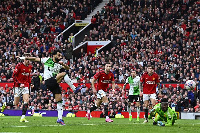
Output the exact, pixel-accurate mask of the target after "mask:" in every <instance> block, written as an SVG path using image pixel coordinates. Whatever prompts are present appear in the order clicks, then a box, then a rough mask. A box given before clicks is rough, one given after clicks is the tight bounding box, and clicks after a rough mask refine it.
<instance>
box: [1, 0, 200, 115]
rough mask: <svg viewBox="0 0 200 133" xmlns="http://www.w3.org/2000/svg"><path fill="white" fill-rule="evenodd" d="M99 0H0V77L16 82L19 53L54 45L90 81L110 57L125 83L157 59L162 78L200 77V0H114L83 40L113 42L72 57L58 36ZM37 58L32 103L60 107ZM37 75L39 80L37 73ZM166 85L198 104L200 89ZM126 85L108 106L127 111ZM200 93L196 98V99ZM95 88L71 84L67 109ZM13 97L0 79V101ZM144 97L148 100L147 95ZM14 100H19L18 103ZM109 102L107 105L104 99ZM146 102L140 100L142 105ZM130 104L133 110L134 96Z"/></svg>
mask: <svg viewBox="0 0 200 133" xmlns="http://www.w3.org/2000/svg"><path fill="white" fill-rule="evenodd" d="M99 2H101V1H100V0H99V1H98V0H96V1H92V0H82V1H81V0H77V1H72V0H58V1H56V0H51V1H41V0H37V1H36V0H29V1H25V0H22V1H20V0H6V1H4V0H3V1H1V2H0V16H1V17H0V31H1V32H0V73H1V77H0V80H1V82H12V81H13V79H12V72H13V70H14V68H15V66H16V63H18V62H19V61H20V60H19V59H16V58H15V57H16V56H22V55H23V53H25V52H26V53H31V55H32V56H38V57H46V56H50V54H51V52H52V50H54V49H61V50H62V51H63V55H64V57H63V59H62V61H63V62H64V63H67V64H69V66H70V68H71V69H70V70H69V72H68V74H69V76H70V77H71V79H72V81H73V82H75V83H88V82H90V79H91V78H92V77H93V75H94V74H95V73H96V72H98V71H99V70H101V69H103V68H104V63H105V62H106V61H110V62H111V63H112V65H113V67H112V72H113V73H114V75H115V81H116V83H124V82H125V80H126V78H127V77H128V76H129V75H130V70H131V69H135V70H137V72H138V74H139V75H141V74H142V73H143V72H144V71H145V70H146V66H147V65H148V64H154V65H155V72H157V73H158V74H159V75H160V81H161V83H162V84H163V83H178V84H182V83H185V81H186V80H188V79H193V80H195V81H196V82H199V81H200V71H199V69H200V67H199V66H200V59H199V57H200V44H199V43H200V41H199V37H200V32H199V31H200V30H199V28H200V27H199V26H200V16H199V10H198V8H199V4H200V3H199V2H198V1H196V0H190V1H189V2H188V3H187V2H186V3H185V2H184V1H179V0H168V1H166V0H160V1H157V0H151V1H148V0H135V1H133V0H124V1H123V2H122V1H120V0H115V1H114V0H110V2H109V3H107V4H106V5H105V7H104V8H102V10H101V11H98V12H97V14H96V15H94V16H93V18H92V24H93V29H91V31H90V35H89V36H86V37H85V38H84V41H90V40H92V41H94V40H96V41H99V40H111V41H112V44H113V46H112V48H111V49H110V50H107V51H102V52H100V53H99V54H98V56H95V55H94V54H92V53H90V52H89V53H85V52H84V51H82V52H80V55H79V58H77V60H75V61H73V62H72V63H69V60H68V59H69V58H68V56H70V57H71V55H66V54H65V53H66V51H69V49H71V48H72V46H71V44H68V40H66V41H64V42H62V41H58V42H56V41H55V40H54V38H55V37H56V35H58V34H59V33H61V32H62V31H63V30H64V29H66V28H67V27H68V26H69V25H71V24H72V23H73V22H74V21H75V19H76V17H77V16H81V17H79V18H80V19H84V18H85V17H86V16H87V14H88V13H90V12H91V10H93V9H94V7H95V6H96V4H97V3H99ZM32 65H33V66H34V69H33V73H34V80H37V79H39V80H37V83H38V82H40V84H38V85H37V87H34V88H33V90H34V91H33V92H32V93H31V99H30V107H35V109H48V110H52V109H56V103H55V101H53V100H52V99H53V95H52V93H51V92H49V91H48V90H47V88H46V87H45V85H44V82H43V81H42V80H40V77H42V76H43V66H42V65H40V63H32ZM35 82H36V81H35ZM162 93H163V96H164V97H167V98H168V99H169V102H170V106H171V107H175V109H176V111H190V112H193V111H194V112H199V111H200V106H199V99H200V92H199V90H197V93H195V92H191V91H187V90H185V89H181V88H180V87H179V86H178V87H177V88H173V87H172V86H169V87H168V88H166V87H165V86H164V85H162ZM127 95H128V91H126V90H122V89H121V88H120V87H119V86H116V91H115V94H112V92H111V91H109V93H108V97H109V99H110V104H109V108H110V109H111V108H112V109H113V110H114V111H115V112H121V111H126V105H127ZM196 97H197V99H196ZM94 100H95V96H93V95H92V90H91V88H87V87H82V89H81V91H80V92H79V93H78V94H77V95H75V94H73V93H72V92H71V91H70V89H69V88H68V89H67V91H63V102H64V104H65V109H66V110H87V108H89V107H90V106H92V104H93V101H94ZM5 101H7V102H12V101H13V90H12V88H9V87H5V86H3V87H0V107H1V105H2V103H3V102H5ZM158 101H159V99H158ZM141 103H142V101H141ZM11 108H15V109H18V108H21V103H20V104H19V105H18V106H14V107H11ZM101 108H103V105H102V107H101ZM141 109H142V107H141ZM132 110H133V111H134V110H135V106H134V103H133V104H132Z"/></svg>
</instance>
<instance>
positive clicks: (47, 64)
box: [41, 57, 63, 80]
mask: <svg viewBox="0 0 200 133" xmlns="http://www.w3.org/2000/svg"><path fill="white" fill-rule="evenodd" d="M41 63H43V64H44V80H47V79H49V78H51V77H53V76H56V75H57V74H58V73H59V72H60V69H61V68H62V67H63V66H62V65H61V64H59V63H55V62H54V61H53V59H52V58H49V57H48V58H41Z"/></svg>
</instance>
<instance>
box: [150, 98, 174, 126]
mask: <svg viewBox="0 0 200 133" xmlns="http://www.w3.org/2000/svg"><path fill="white" fill-rule="evenodd" d="M152 117H155V118H154V122H153V125H159V126H172V125H174V123H175V120H177V115H176V112H175V111H174V110H172V109H171V108H170V107H168V100H167V99H166V98H164V99H162V100H161V103H158V104H156V105H155V106H154V108H153V109H152V110H151V112H150V115H149V119H151V118H152ZM162 121H165V122H166V124H165V123H163V122H162Z"/></svg>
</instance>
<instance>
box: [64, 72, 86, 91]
mask: <svg viewBox="0 0 200 133" xmlns="http://www.w3.org/2000/svg"><path fill="white" fill-rule="evenodd" d="M64 80H65V82H66V83H67V84H68V85H69V87H70V88H72V90H73V91H74V92H75V93H77V92H78V90H79V89H80V88H81V87H82V86H79V87H75V86H74V85H73V83H72V81H71V79H70V78H69V76H68V75H67V74H66V75H65V76H64Z"/></svg>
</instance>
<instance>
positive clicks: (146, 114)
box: [144, 109, 148, 120]
mask: <svg viewBox="0 0 200 133" xmlns="http://www.w3.org/2000/svg"><path fill="white" fill-rule="evenodd" d="M144 111H145V119H146V120H148V109H144Z"/></svg>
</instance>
